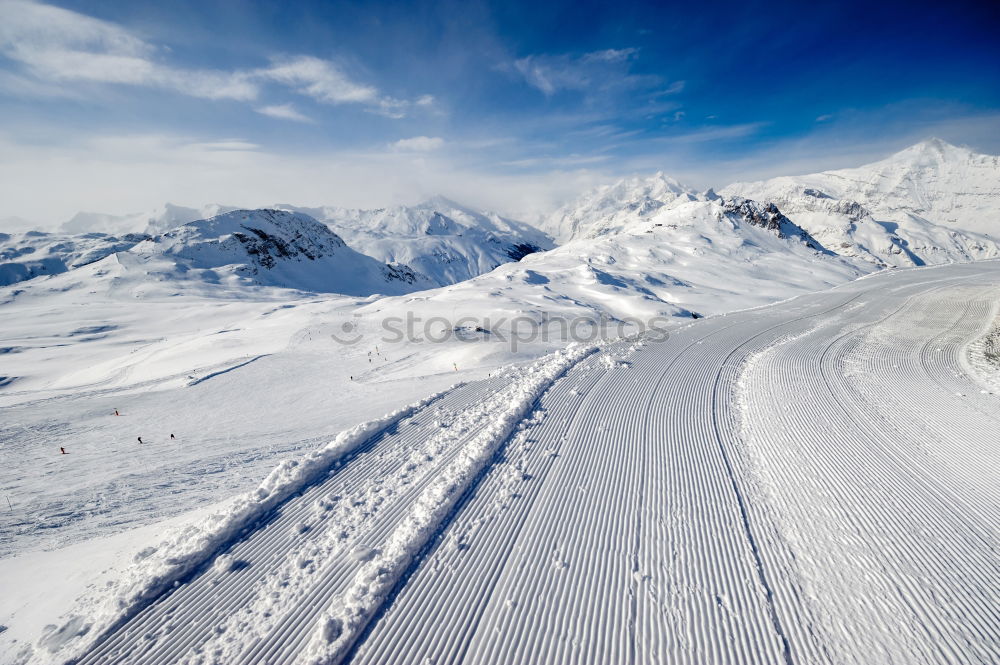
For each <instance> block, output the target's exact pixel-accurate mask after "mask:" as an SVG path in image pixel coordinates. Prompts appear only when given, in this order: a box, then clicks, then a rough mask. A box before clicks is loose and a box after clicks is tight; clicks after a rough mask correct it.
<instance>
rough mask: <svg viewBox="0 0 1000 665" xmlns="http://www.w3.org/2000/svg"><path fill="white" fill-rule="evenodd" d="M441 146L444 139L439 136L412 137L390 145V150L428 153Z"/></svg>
mask: <svg viewBox="0 0 1000 665" xmlns="http://www.w3.org/2000/svg"><path fill="white" fill-rule="evenodd" d="M443 145H444V139H443V138H441V137H440V136H414V137H413V138H409V139H400V140H399V141H396V142H395V143H393V144H392V148H394V149H395V150H399V151H404V152H430V151H432V150H437V149H439V148H440V147H441V146H443Z"/></svg>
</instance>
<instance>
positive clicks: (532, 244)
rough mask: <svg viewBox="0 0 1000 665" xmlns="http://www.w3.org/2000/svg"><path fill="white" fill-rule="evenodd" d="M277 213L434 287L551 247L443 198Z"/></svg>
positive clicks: (528, 230) (544, 239) (536, 234)
mask: <svg viewBox="0 0 1000 665" xmlns="http://www.w3.org/2000/svg"><path fill="white" fill-rule="evenodd" d="M279 207H281V208H285V209H288V210H293V211H300V212H305V213H307V214H309V215H312V216H313V217H315V218H316V219H318V220H320V221H323V222H325V223H326V224H328V225H329V226H330V228H331V229H333V230H334V231H335V232H336V233H337V234H339V235H340V236H342V237H343V238H344V239H345V240H346V241H347V243H348V244H349V245H350V246H351V247H353V248H355V249H357V250H358V251H360V252H362V253H363V254H367V255H368V256H371V257H374V258H376V259H378V260H379V261H383V262H386V263H391V262H396V263H402V264H405V265H408V266H410V267H412V268H413V269H414V270H415V271H417V272H418V273H420V274H421V275H424V276H425V277H427V278H428V279H429V280H430V281H431V282H432V283H433V284H435V285H436V286H446V285H448V284H454V283H456V282H461V281H464V280H467V279H470V278H472V277H476V276H477V275H481V274H483V273H486V272H489V271H490V270H493V269H494V268H496V267H497V266H499V265H502V264H504V263H510V262H512V261H517V260H518V259H519V258H521V257H522V256H523V255H525V254H528V253H531V252H536V251H541V250H546V249H552V247H553V243H552V239H551V238H549V237H548V236H547V235H546V234H545V233H543V232H541V231H539V230H538V229H535V228H533V227H531V226H529V225H527V224H524V223H522V222H518V221H515V220H511V219H507V218H505V217H502V216H500V215H498V214H496V213H490V212H476V211H474V210H471V209H469V208H466V207H464V206H461V205H459V204H458V203H455V202H454V201H450V200H448V199H445V198H443V197H436V198H434V199H431V200H429V201H425V202H424V203H422V204H419V205H416V206H396V207H392V208H380V209H376V210H348V209H343V208H334V207H324V208H296V207H294V206H279Z"/></svg>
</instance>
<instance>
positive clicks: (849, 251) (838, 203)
mask: <svg viewBox="0 0 1000 665" xmlns="http://www.w3.org/2000/svg"><path fill="white" fill-rule="evenodd" d="M720 193H721V194H722V195H724V196H733V195H739V196H746V197H748V198H751V199H757V200H766V201H773V202H774V203H776V204H777V205H778V207H779V208H780V209H781V211H782V212H784V213H785V214H786V215H788V216H789V217H790V218H791V219H792V221H794V222H795V223H797V224H798V225H799V226H801V227H803V228H805V229H806V230H807V231H809V232H810V233H811V234H812V235H813V236H814V237H816V238H817V239H818V240H819V241H820V242H822V243H823V244H824V245H825V246H826V247H827V249H830V250H832V251H835V252H837V253H840V254H845V255H849V256H858V257H861V258H864V259H866V260H869V261H872V262H875V263H884V264H887V265H892V266H912V265H924V264H937V263H948V262H952V261H969V260H977V259H985V258H996V257H998V256H1000V245H998V242H997V241H998V240H1000V233H998V227H997V221H996V220H997V218H996V213H997V209H998V207H1000V161H998V158H997V157H996V156H993V155H980V154H976V153H973V152H972V151H970V150H967V149H965V148H959V147H956V146H953V145H949V144H948V143H945V142H944V141H941V140H939V139H930V140H928V141H924V142H922V143H918V144H917V145H914V146H912V147H910V148H907V149H906V150H903V151H901V152H898V153H896V154H894V155H892V156H890V157H888V158H886V159H884V160H881V161H878V162H875V163H873V164H868V165H865V166H860V167H857V168H853V169H842V170H839V171H827V172H823V173H816V174H811V175H802V176H782V177H778V178H773V179H771V180H767V181H762V182H749V183H734V184H731V185H729V186H728V187H726V188H724V189H722V190H721V191H720Z"/></svg>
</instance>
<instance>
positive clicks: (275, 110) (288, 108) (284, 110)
mask: <svg viewBox="0 0 1000 665" xmlns="http://www.w3.org/2000/svg"><path fill="white" fill-rule="evenodd" d="M254 110H255V111H257V113H260V114H261V115H266V116H268V117H271V118H279V119H281V120H292V121H295V122H313V119H312V118H310V117H309V116H307V115H305V114H303V113H300V112H299V111H298V110H297V109H296V108H295V106H294V105H293V104H272V105H270V106H261V107H260V108H257V109H254Z"/></svg>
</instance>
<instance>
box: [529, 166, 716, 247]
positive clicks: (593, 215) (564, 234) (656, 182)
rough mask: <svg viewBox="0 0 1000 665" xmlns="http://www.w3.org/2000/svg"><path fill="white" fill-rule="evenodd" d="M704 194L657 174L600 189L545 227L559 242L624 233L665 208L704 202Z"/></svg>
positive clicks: (564, 209)
mask: <svg viewBox="0 0 1000 665" xmlns="http://www.w3.org/2000/svg"><path fill="white" fill-rule="evenodd" d="M704 199H705V197H704V195H701V194H699V193H698V192H697V191H695V190H694V189H691V188H690V187H687V186H685V185H682V184H681V183H679V182H678V181H677V180H675V179H674V178H671V177H670V176H668V175H666V174H664V173H663V172H661V171H657V172H656V173H654V174H653V175H650V176H632V177H629V178H623V179H621V180H619V181H618V182H616V183H614V184H612V185H606V186H603V187H598V188H597V189H594V190H592V191H591V192H589V193H587V194H585V195H583V196H582V197H580V198H579V199H577V200H576V201H574V202H571V203H569V204H567V205H565V206H563V207H562V208H560V209H559V210H557V211H555V212H554V213H553V214H552V215H551V216H550V217H549V218H548V220H547V221H546V222H545V223H544V228H545V229H546V230H547V231H548V232H549V233H551V234H552V235H553V236H554V237H555V238H556V239H557V240H558V241H560V242H568V241H570V240H575V239H577V238H595V237H598V236H601V235H605V234H608V233H615V232H617V231H620V230H622V229H623V228H625V226H627V225H628V224H629V223H631V222H632V221H635V219H636V218H640V217H645V216H648V215H650V214H652V213H653V212H655V211H657V210H660V209H661V208H664V207H670V206H672V205H676V204H678V203H683V202H687V201H698V200H704Z"/></svg>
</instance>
